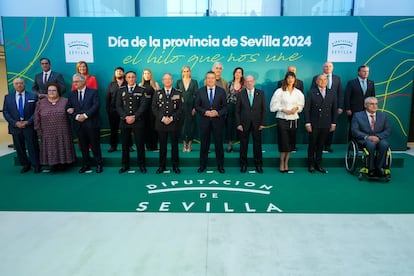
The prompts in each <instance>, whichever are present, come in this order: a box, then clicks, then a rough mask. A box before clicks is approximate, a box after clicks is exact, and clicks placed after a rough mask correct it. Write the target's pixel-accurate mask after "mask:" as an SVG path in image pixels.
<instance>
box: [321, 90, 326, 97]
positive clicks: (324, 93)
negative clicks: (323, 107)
mask: <svg viewBox="0 0 414 276" xmlns="http://www.w3.org/2000/svg"><path fill="white" fill-rule="evenodd" d="M321 95H322V98H324V99H325V96H326V91H325V89H321Z"/></svg>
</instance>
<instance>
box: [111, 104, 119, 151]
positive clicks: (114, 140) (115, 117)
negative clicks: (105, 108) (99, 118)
mask: <svg viewBox="0 0 414 276" xmlns="http://www.w3.org/2000/svg"><path fill="white" fill-rule="evenodd" d="M120 120H121V118H120V117H119V114H118V112H116V111H111V112H109V113H108V121H109V129H110V136H109V145H110V146H111V147H113V148H116V147H117V146H118V143H119V137H118V135H119V134H118V132H119V122H120Z"/></svg>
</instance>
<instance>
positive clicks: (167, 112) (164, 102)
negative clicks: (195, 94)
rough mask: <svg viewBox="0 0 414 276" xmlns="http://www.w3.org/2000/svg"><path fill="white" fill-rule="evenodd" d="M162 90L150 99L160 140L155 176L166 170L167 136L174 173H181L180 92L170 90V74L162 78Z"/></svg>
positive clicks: (181, 103)
mask: <svg viewBox="0 0 414 276" xmlns="http://www.w3.org/2000/svg"><path fill="white" fill-rule="evenodd" d="M162 84H163V85H164V88H163V89H161V90H159V91H157V92H156V93H155V95H154V97H153V99H152V112H154V116H155V129H156V130H157V131H158V137H159V140H160V155H159V167H158V169H157V174H159V173H163V172H164V171H165V170H166V160H167V144H168V136H170V140H171V162H172V166H173V171H174V173H177V174H178V173H181V170H180V168H179V161H180V160H179V156H178V136H179V131H180V124H179V122H180V119H181V113H182V110H183V97H182V94H181V91H179V90H177V89H175V88H172V84H173V79H172V75H171V74H170V73H166V74H164V75H163V76H162Z"/></svg>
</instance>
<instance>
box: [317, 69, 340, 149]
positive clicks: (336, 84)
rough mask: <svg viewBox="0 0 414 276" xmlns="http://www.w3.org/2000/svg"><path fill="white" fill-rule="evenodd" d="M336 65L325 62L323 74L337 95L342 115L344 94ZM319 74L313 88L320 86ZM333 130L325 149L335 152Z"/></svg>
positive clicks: (328, 86) (327, 139) (326, 141)
mask: <svg viewBox="0 0 414 276" xmlns="http://www.w3.org/2000/svg"><path fill="white" fill-rule="evenodd" d="M333 70H334V66H333V63H332V62H325V63H324V64H323V66H322V74H324V75H326V77H327V78H328V84H327V88H328V89H330V90H331V91H332V92H333V93H334V94H335V95H336V102H337V105H338V109H337V112H338V115H341V114H342V113H343V111H344V94H343V92H342V83H341V78H340V77H339V76H338V75H334V74H333ZM317 78H318V75H316V76H314V77H313V79H312V85H311V89H312V88H316V87H318V85H317V83H316V79H317ZM332 140H333V132H329V134H328V136H327V137H326V140H325V145H324V150H325V151H327V152H333V149H332Z"/></svg>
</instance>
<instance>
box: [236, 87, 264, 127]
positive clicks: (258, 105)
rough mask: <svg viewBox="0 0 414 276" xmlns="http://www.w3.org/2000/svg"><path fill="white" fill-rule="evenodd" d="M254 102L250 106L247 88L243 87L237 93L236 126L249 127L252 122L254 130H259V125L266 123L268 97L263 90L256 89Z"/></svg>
mask: <svg viewBox="0 0 414 276" xmlns="http://www.w3.org/2000/svg"><path fill="white" fill-rule="evenodd" d="M253 95H254V98H253V104H252V106H250V101H249V96H248V94H247V89H246V88H243V89H242V90H241V91H240V92H239V93H237V96H236V97H237V102H236V111H235V118H236V126H238V125H242V126H243V129H247V128H248V127H249V126H250V123H252V124H253V128H254V130H258V129H259V126H261V125H265V123H266V99H265V94H264V92H263V91H262V90H259V89H256V88H255V89H254V93H253Z"/></svg>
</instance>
